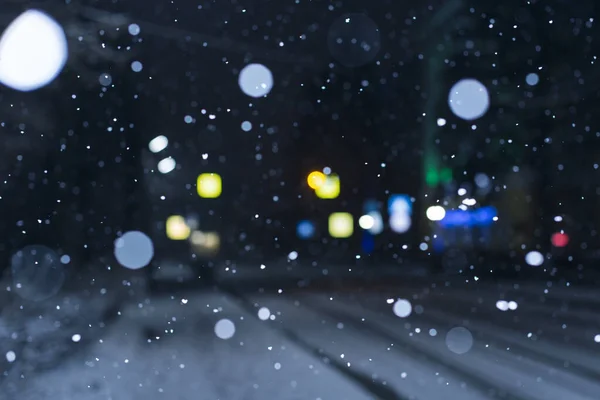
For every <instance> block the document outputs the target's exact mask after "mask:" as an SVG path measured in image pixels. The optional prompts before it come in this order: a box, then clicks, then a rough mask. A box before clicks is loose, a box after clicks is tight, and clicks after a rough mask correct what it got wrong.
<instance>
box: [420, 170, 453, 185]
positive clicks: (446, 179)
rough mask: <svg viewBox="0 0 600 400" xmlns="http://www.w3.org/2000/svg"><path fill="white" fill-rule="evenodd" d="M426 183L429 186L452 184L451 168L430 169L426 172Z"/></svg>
mask: <svg viewBox="0 0 600 400" xmlns="http://www.w3.org/2000/svg"><path fill="white" fill-rule="evenodd" d="M425 182H426V183H427V185H429V186H437V185H439V184H440V183H444V184H445V183H450V182H452V170H451V169H450V168H442V169H441V170H438V169H435V168H428V169H427V171H426V172H425Z"/></svg>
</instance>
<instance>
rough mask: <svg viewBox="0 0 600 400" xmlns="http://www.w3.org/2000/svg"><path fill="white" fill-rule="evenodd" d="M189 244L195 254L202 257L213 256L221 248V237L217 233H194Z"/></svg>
mask: <svg viewBox="0 0 600 400" xmlns="http://www.w3.org/2000/svg"><path fill="white" fill-rule="evenodd" d="M190 242H191V243H192V246H193V247H194V249H195V251H196V252H198V253H200V254H204V255H214V254H216V253H218V251H219V248H220V247H221V237H220V236H219V234H218V233H217V232H202V231H194V232H192V236H191V237H190Z"/></svg>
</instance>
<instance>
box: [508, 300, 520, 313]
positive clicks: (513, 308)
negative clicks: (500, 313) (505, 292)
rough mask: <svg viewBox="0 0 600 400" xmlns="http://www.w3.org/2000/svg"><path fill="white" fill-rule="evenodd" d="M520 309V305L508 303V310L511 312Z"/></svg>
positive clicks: (513, 302) (512, 302) (514, 302)
mask: <svg viewBox="0 0 600 400" xmlns="http://www.w3.org/2000/svg"><path fill="white" fill-rule="evenodd" d="M518 307H519V305H518V304H517V302H516V301H509V302H508V309H509V310H511V311H515V310H516V309H517V308H518Z"/></svg>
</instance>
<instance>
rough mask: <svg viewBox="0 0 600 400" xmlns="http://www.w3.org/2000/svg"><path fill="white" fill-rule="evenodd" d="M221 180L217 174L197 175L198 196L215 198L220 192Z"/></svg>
mask: <svg viewBox="0 0 600 400" xmlns="http://www.w3.org/2000/svg"><path fill="white" fill-rule="evenodd" d="M222 186H223V183H222V180H221V176H220V175H219V174H213V173H207V174H200V175H198V181H197V182H196V189H197V190H198V196H200V197H203V198H205V199H216V198H217V197H219V196H220V195H221V192H222V190H223V189H222Z"/></svg>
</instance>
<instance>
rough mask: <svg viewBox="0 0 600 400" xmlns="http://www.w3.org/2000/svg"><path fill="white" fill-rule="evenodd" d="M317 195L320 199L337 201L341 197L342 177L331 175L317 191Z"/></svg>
mask: <svg viewBox="0 0 600 400" xmlns="http://www.w3.org/2000/svg"><path fill="white" fill-rule="evenodd" d="M315 194H316V195H317V197H318V198H320V199H335V198H337V197H338V196H339V195H340V177H339V176H337V175H329V176H326V177H325V182H324V183H323V184H322V185H321V186H319V187H318V188H316V189H315Z"/></svg>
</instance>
